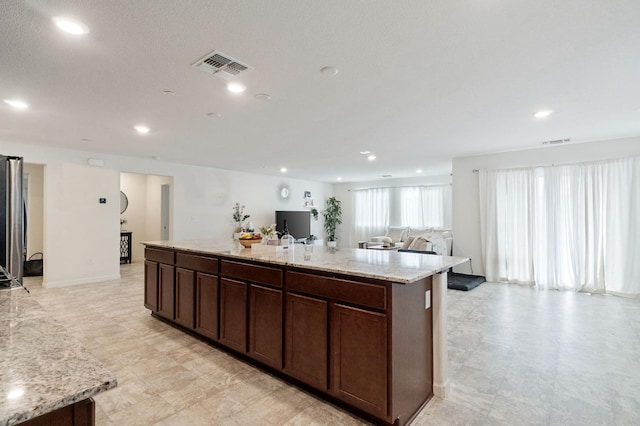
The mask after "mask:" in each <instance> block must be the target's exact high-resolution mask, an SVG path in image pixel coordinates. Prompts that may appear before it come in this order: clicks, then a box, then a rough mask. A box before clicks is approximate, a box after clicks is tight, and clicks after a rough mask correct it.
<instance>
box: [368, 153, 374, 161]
mask: <svg viewBox="0 0 640 426" xmlns="http://www.w3.org/2000/svg"><path fill="white" fill-rule="evenodd" d="M375 159H376V156H375V155H373V154H371V155H370V156H368V157H367V160H369V161H373V160H375Z"/></svg>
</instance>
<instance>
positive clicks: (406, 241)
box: [402, 237, 414, 250]
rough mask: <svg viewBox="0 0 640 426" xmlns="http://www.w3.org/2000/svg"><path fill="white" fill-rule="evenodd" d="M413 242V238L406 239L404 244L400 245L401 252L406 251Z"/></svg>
mask: <svg viewBox="0 0 640 426" xmlns="http://www.w3.org/2000/svg"><path fill="white" fill-rule="evenodd" d="M413 240H414V237H407V239H406V240H404V243H403V244H402V249H403V250H406V249H408V248H409V246H410V245H411V243H412V242H413Z"/></svg>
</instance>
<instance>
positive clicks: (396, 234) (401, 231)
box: [387, 226, 407, 243]
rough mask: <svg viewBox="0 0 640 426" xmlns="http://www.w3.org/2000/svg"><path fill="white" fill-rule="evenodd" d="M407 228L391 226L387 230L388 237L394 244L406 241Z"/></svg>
mask: <svg viewBox="0 0 640 426" xmlns="http://www.w3.org/2000/svg"><path fill="white" fill-rule="evenodd" d="M406 236H407V227H406V226H389V227H388V228H387V237H389V238H391V240H392V241H393V242H394V243H400V242H402V241H404V240H405V239H406Z"/></svg>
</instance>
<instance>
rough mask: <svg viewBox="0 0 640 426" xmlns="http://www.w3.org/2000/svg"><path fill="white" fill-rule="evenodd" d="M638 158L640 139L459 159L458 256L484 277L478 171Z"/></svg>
mask: <svg viewBox="0 0 640 426" xmlns="http://www.w3.org/2000/svg"><path fill="white" fill-rule="evenodd" d="M638 155H640V137H635V138H626V139H617V140H607V141H598V142H589V143H580V144H567V145H558V146H550V147H543V148H539V149H530V150H525V151H514V152H504V153H500V154H491V155H482V156H475V157H462V158H455V159H454V160H453V230H454V243H453V254H454V256H463V257H470V258H471V259H472V262H473V272H474V274H476V275H484V265H483V264H482V252H481V244H480V210H479V199H478V173H474V172H473V170H474V169H479V170H481V169H506V168H513V167H531V166H548V165H552V164H558V165H560V164H568V163H578V162H586V161H597V160H606V159H615V158H623V157H633V156H638ZM456 271H458V272H464V273H468V272H469V267H468V264H467V265H464V266H462V267H460V268H456Z"/></svg>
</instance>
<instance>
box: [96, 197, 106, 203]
mask: <svg viewBox="0 0 640 426" xmlns="http://www.w3.org/2000/svg"><path fill="white" fill-rule="evenodd" d="M98 201H99V202H100V204H107V199H106V198H98Z"/></svg>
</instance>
